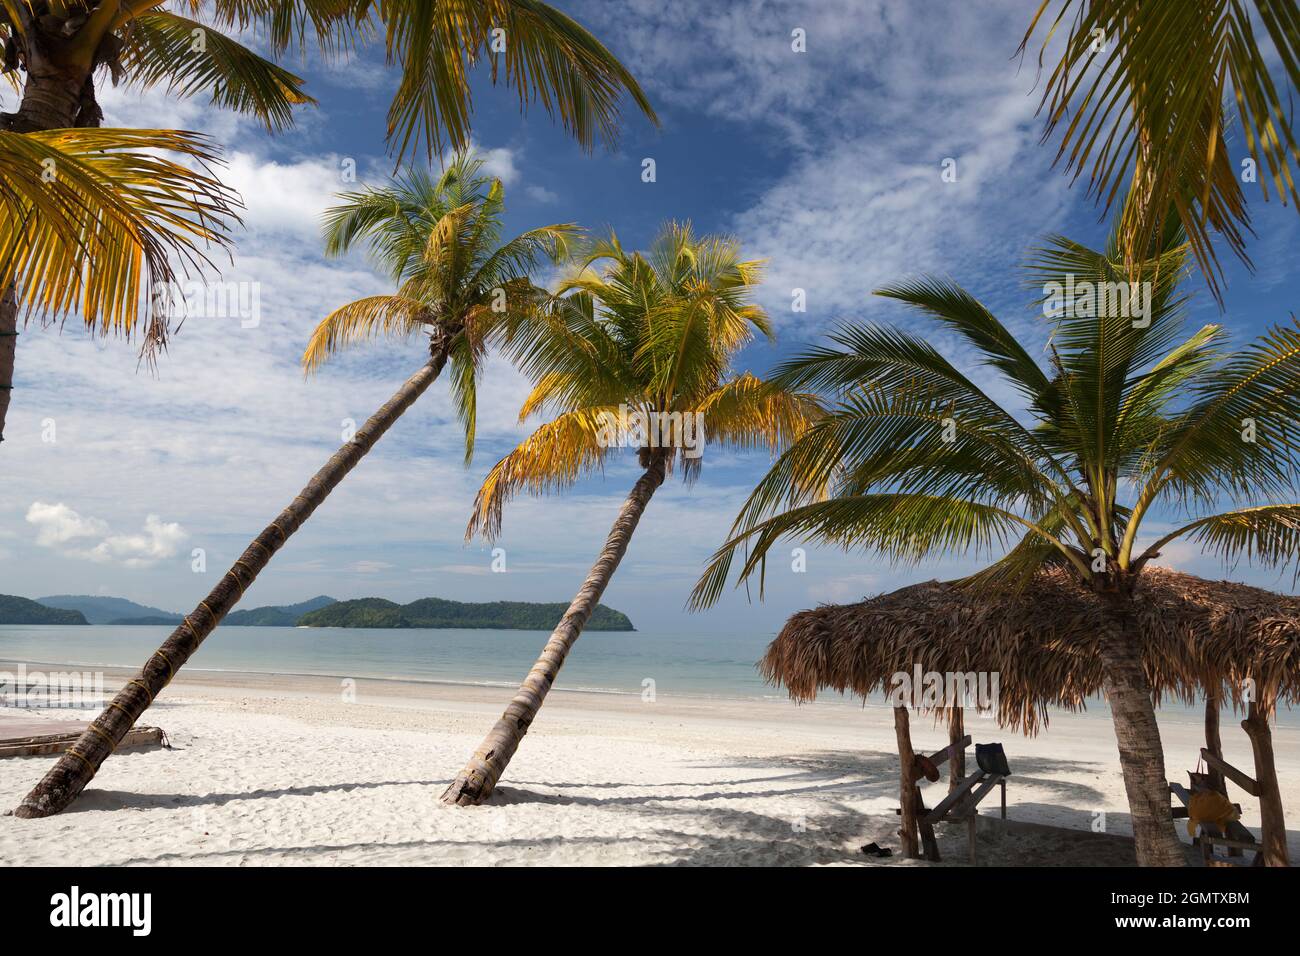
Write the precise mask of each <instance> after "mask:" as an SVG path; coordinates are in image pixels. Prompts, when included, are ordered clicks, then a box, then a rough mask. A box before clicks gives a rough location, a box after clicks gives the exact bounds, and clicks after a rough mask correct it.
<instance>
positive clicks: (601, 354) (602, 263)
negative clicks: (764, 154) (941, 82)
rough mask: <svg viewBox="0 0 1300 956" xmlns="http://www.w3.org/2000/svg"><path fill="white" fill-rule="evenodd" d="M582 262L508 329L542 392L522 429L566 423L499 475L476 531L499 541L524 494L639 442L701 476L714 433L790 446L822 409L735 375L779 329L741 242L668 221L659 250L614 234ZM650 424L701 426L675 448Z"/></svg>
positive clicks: (738, 442) (516, 353) (512, 352)
mask: <svg viewBox="0 0 1300 956" xmlns="http://www.w3.org/2000/svg"><path fill="white" fill-rule="evenodd" d="M570 265H571V271H570V272H569V274H568V275H567V276H566V278H564V279H563V281H561V282H560V283H559V284H558V288H557V291H556V292H555V293H554V294H552V295H551V296H550V297H548V298H547V299H546V300H544V301H541V302H539V303H538V304H537V307H536V308H534V309H532V310H529V311H526V312H523V313H521V314H520V315H518V316H515V317H513V318H511V319H510V320H509V321H507V322H504V323H501V324H499V325H498V326H497V328H496V329H495V334H496V337H497V338H498V340H499V342H500V344H501V348H502V350H503V351H504V352H505V353H506V354H507V355H508V356H510V357H511V358H512V359H513V360H514V361H515V363H516V364H517V365H518V366H519V368H520V370H521V371H522V372H523V373H524V374H525V375H526V376H527V377H528V378H530V379H531V380H532V381H533V383H534V387H533V391H532V393H531V394H530V395H529V396H528V397H527V399H526V400H525V401H524V404H523V407H522V408H521V410H520V420H521V421H523V420H525V419H526V418H528V417H529V416H531V415H535V414H540V413H544V412H545V413H550V414H551V415H553V416H554V417H553V418H552V421H551V422H549V423H547V424H544V425H542V426H541V427H540V428H539V429H538V430H537V431H536V432H534V434H533V435H532V436H531V437H530V438H528V439H527V440H526V441H525V442H523V443H522V444H521V445H520V446H519V447H518V448H516V449H515V451H514V452H512V453H511V454H510V455H507V456H506V457H505V458H504V459H502V461H501V463H500V464H498V466H497V467H496V468H495V469H493V471H492V473H491V474H490V475H489V477H488V479H487V480H486V481H485V482H484V484H483V488H482V490H481V491H480V493H479V498H478V501H477V503H476V505H475V512H474V517H473V519H472V520H471V522H470V527H469V530H468V532H467V533H468V534H470V535H472V534H474V533H477V532H482V533H485V534H487V535H489V536H492V535H495V534H497V533H498V532H499V530H500V526H501V513H502V508H503V505H504V503H505V501H507V500H508V499H509V498H510V497H511V496H513V495H514V494H515V493H516V492H517V491H520V490H524V491H527V492H529V493H531V494H542V493H545V492H547V491H552V490H556V489H560V488H564V487H567V486H568V485H570V484H572V483H573V482H574V481H576V480H577V478H578V477H579V476H580V475H581V474H582V473H583V472H585V471H588V470H591V469H594V468H598V467H600V466H601V465H602V464H603V462H604V461H605V459H606V457H607V456H608V454H610V453H611V451H612V450H613V449H614V448H617V447H622V446H623V445H625V444H628V443H631V444H633V445H635V446H636V448H637V451H638V454H639V455H641V456H642V458H643V461H644V460H648V459H649V457H653V456H662V458H663V461H664V464H665V467H666V469H668V470H672V469H673V468H677V469H679V470H680V472H681V474H682V476H683V477H684V478H685V479H686V480H688V481H690V480H693V479H694V478H695V476H696V475H697V474H698V473H699V469H700V462H701V456H702V454H703V451H704V448H703V447H702V446H701V445H700V444H699V439H700V438H702V439H703V441H704V444H705V445H707V444H708V443H710V442H717V443H720V444H727V445H731V446H734V447H738V448H755V447H759V446H766V447H768V448H770V449H772V450H773V451H778V450H780V449H781V448H784V447H785V446H786V445H788V444H789V443H790V442H791V441H793V440H794V439H795V438H796V437H797V436H798V435H799V434H801V433H802V432H803V430H804V429H806V428H807V427H808V425H809V424H810V423H811V422H812V421H814V420H815V419H816V418H817V417H818V416H819V415H820V414H821V409H820V405H819V403H818V402H817V400H816V399H815V398H814V397H813V396H810V395H805V394H800V393H797V392H794V391H790V390H786V389H782V388H779V387H777V386H774V385H772V384H770V383H766V382H763V381H761V380H759V379H757V378H755V377H754V376H752V375H738V376H737V375H732V374H731V372H730V360H731V358H732V356H733V355H734V354H735V352H736V351H737V350H738V349H739V348H740V347H741V346H743V344H744V343H745V342H747V341H749V340H750V339H751V338H752V336H753V333H754V332H755V331H764V332H765V331H767V330H768V328H769V326H768V319H767V316H766V314H765V313H764V312H763V311H762V310H761V309H760V308H758V307H757V306H755V305H754V304H753V303H751V302H750V301H749V297H750V296H752V294H753V291H754V286H755V285H756V283H757V281H758V276H759V272H758V268H757V263H754V262H750V261H747V260H744V259H742V258H741V255H740V248H739V244H738V243H736V242H735V240H733V239H729V238H727V237H721V236H697V235H695V233H694V231H693V230H692V228H691V226H690V224H689V223H668V224H666V225H665V226H664V228H663V229H662V230H661V231H660V233H659V235H658V236H657V238H656V239H655V241H654V243H652V245H651V248H650V250H649V252H648V253H646V254H642V253H638V252H629V251H628V250H625V249H624V248H623V247H622V245H621V243H620V242H619V240H618V237H617V236H616V235H613V234H610V235H608V236H606V237H602V238H600V239H598V240H596V241H595V242H592V243H590V244H589V245H587V246H586V247H585V248H584V249H582V250H581V251H580V252H578V253H577V254H576V255H575V258H574V261H573V262H572V263H570ZM642 415H644V416H649V415H655V416H666V417H667V418H668V420H669V421H670V422H672V423H673V424H672V425H671V426H670V429H671V428H677V429H683V428H684V427H685V425H686V422H687V421H688V420H689V421H690V423H691V425H690V427H691V434H690V435H689V436H688V435H687V434H686V433H685V431H683V430H679V431H678V432H677V434H676V435H675V436H674V435H670V436H667V438H668V439H669V440H668V441H667V442H666V443H665V442H664V441H663V439H664V438H665V436H663V435H662V434H661V433H659V432H656V433H655V434H654V435H653V436H649V435H645V434H640V431H641V429H640V427H639V425H640V422H636V421H634V420H635V419H637V418H638V416H642ZM696 415H698V416H701V418H699V419H697V418H695V417H694V416H696ZM701 419H702V434H701V433H699V432H696V431H695V423H696V422H699V421H701ZM650 427H654V426H650ZM633 439H635V440H633ZM673 439H680V441H674V440H673ZM688 446H689V447H688Z"/></svg>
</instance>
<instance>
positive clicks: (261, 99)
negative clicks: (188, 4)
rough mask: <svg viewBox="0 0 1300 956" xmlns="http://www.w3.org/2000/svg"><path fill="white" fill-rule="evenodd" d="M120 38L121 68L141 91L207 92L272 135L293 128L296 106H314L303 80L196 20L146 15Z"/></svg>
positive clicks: (215, 101) (186, 94)
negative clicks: (161, 86)
mask: <svg viewBox="0 0 1300 956" xmlns="http://www.w3.org/2000/svg"><path fill="white" fill-rule="evenodd" d="M124 37H125V39H124V49H123V53H122V65H123V67H124V68H125V69H126V71H127V74H128V75H129V77H130V79H131V82H132V83H134V84H136V85H138V86H140V87H141V88H144V89H148V88H149V87H151V86H156V85H159V84H166V87H167V91H168V93H170V94H172V95H174V96H180V97H186V98H188V97H192V96H197V95H199V94H201V93H210V94H211V98H212V103H213V105H214V106H219V107H222V108H224V109H230V110H234V111H236V112H239V113H248V114H251V115H253V116H256V117H257V118H258V119H260V120H262V121H263V122H264V123H265V124H266V126H267V128H268V129H269V130H271V131H276V130H280V129H284V128H285V127H287V126H290V125H292V124H293V109H294V107H295V106H301V105H303V104H309V103H310V104H314V103H315V102H316V101H315V100H313V99H312V98H311V97H310V96H308V95H307V94H306V93H305V92H303V89H302V87H303V80H302V78H301V77H298V76H295V75H294V74H293V73H290V72H289V71H288V70H286V69H284V68H283V67H281V66H279V65H277V64H275V63H272V62H270V61H269V60H264V59H263V58H262V57H260V56H258V55H257V54H256V53H254V52H253V51H252V50H250V49H248V48H247V47H245V46H242V45H240V44H239V43H238V42H236V41H235V40H232V39H231V38H230V37H227V36H224V35H222V34H221V33H220V32H219V31H217V30H216V29H214V28H212V27H211V26H209V25H207V24H204V23H199V22H198V21H196V20H189V19H186V18H185V17H181V16H177V15H176V14H174V13H166V12H159V13H146V14H143V15H140V16H135V17H133V18H132V19H131V21H130V24H129V27H128V29H127V30H126V31H125V34H124Z"/></svg>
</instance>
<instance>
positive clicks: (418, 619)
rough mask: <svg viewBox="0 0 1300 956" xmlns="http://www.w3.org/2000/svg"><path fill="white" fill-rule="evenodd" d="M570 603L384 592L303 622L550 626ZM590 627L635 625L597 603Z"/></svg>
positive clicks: (605, 628) (313, 624)
mask: <svg viewBox="0 0 1300 956" xmlns="http://www.w3.org/2000/svg"><path fill="white" fill-rule="evenodd" d="M567 609H568V605H567V604H536V603H533V602H531V601H492V602H490V603H486V604H465V603H462V602H460V601H444V600H443V599H442V598H421V599H420V600H418V601H412V602H411V603H410V604H397V603H395V602H393V601H387V600H385V599H384V598H358V599H357V600H354V601H339V602H338V603H337V604H331V605H330V606H329V607H323V608H321V609H320V610H317V611H312V612H310V613H308V614H304V615H303V616H302V617H301V618H299V620H298V626H299V627H433V628H455V627H465V628H494V629H507V630H528V631H549V630H551V629H552V628H554V627H555V625H556V624H558V623H560V618H561V617H562V616H563V615H564V612H565V611H566V610H567ZM586 629H587V630H589V631H633V630H636V628H634V627H633V626H632V622H631V621H630V620H628V617H627V615H626V614H623V613H622V612H620V611H615V610H614V609H613V608H608V607H606V606H605V605H603V604H599V605H597V606H596V610H595V611H594V612H593V613H592V615H591V620H590V621H589V622H588V623H587V628H586Z"/></svg>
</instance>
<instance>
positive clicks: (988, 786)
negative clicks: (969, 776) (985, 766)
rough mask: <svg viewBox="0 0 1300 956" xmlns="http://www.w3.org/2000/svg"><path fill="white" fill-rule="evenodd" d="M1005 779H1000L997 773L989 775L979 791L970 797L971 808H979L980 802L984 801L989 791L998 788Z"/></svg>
mask: <svg viewBox="0 0 1300 956" xmlns="http://www.w3.org/2000/svg"><path fill="white" fill-rule="evenodd" d="M1005 779H1006V777H1000V776H998V775H997V774H996V773H991V774H989V775H988V777H987V778H985V780H984V782H983V783H982V784H980V787H979V789H978V790H976V791H974V792H973V793H972V794H971V795H970V805H971V808H972V809H974V808H975V807H978V806H979V805H980V801H981V800H983V799H984V798H985V797H986V796H988V794H989V791H990V790H992V789H993V788H994V787H996V786H997V785H998V784H999V783H1001V782H1002V781H1003V780H1005Z"/></svg>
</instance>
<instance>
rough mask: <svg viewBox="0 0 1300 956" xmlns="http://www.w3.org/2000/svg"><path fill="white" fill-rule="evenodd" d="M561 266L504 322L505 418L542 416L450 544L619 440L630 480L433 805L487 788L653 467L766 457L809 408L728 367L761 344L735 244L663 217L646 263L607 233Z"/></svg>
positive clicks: (657, 476)
mask: <svg viewBox="0 0 1300 956" xmlns="http://www.w3.org/2000/svg"><path fill="white" fill-rule="evenodd" d="M576 265H577V272H576V274H575V275H574V276H572V277H570V278H568V279H566V280H565V281H563V282H562V283H561V286H560V288H559V290H558V291H557V293H556V296H555V298H554V299H553V300H552V301H551V303H550V305H549V308H547V309H545V310H540V311H535V312H531V313H528V314H526V315H525V316H524V317H523V321H521V322H513V323H509V324H507V325H506V326H505V327H504V329H505V331H504V333H503V338H504V340H505V346H504V347H505V349H506V350H507V352H509V353H511V354H513V356H514V357H515V359H516V360H517V361H518V363H519V365H520V367H521V368H522V369H523V370H524V372H525V374H527V375H529V376H530V377H531V378H533V379H534V380H535V382H536V386H535V388H534V389H533V392H532V394H531V395H529V397H528V398H527V400H526V401H525V402H524V406H523V408H522V409H521V411H520V420H521V421H523V420H525V419H527V418H528V417H529V416H531V415H533V414H536V413H541V412H544V411H547V410H550V411H553V412H554V417H553V418H552V419H551V420H550V421H548V422H547V423H546V424H544V425H542V426H540V427H539V428H538V429H537V430H536V431H535V432H534V433H533V434H532V435H531V436H530V437H529V438H527V439H526V440H525V441H524V442H523V443H521V444H520V445H519V446H518V447H517V448H516V449H515V450H514V451H512V452H511V453H510V454H509V455H507V456H506V457H505V458H503V459H501V461H499V462H498V463H497V464H496V465H495V466H494V467H493V468H492V470H491V471H490V472H489V473H488V476H487V478H486V479H485V480H484V482H483V487H482V488H481V489H480V490H479V493H478V497H477V498H476V500H475V502H474V513H473V516H472V517H471V519H470V523H469V528H468V530H467V532H466V537H467V538H469V537H472V536H473V535H474V534H475V532H479V531H481V532H483V533H485V534H486V535H487V536H489V537H494V536H496V535H497V534H498V533H499V532H500V530H501V517H502V509H503V507H504V505H505V503H506V501H507V500H508V499H510V498H511V497H512V496H513V495H514V494H515V493H516V492H518V491H520V490H523V491H528V492H530V493H533V494H540V493H544V492H547V491H550V490H555V489H560V488H564V487H567V486H569V485H572V484H573V483H574V482H575V481H576V480H577V479H578V478H579V476H581V475H583V474H585V473H588V472H591V471H593V470H595V469H598V468H600V467H601V466H602V465H603V464H604V463H605V461H606V460H607V459H608V458H609V457H610V456H611V455H613V454H615V453H616V449H617V448H619V447H622V446H626V445H630V446H632V447H635V448H636V453H637V460H638V464H639V465H640V467H641V468H642V469H643V471H642V474H641V476H640V477H639V478H638V479H637V481H636V483H635V484H634V485H633V486H632V491H631V493H630V494H629V495H628V497H627V499H626V501H624V503H623V506H622V508H620V509H619V513H618V517H617V518H616V519H615V521H614V526H613V527H612V528H611V529H610V532H609V535H608V536H607V537H606V539H605V546H604V547H603V548H602V549H601V552H600V556H599V557H598V558H597V560H596V563H595V564H594V565H593V566H592V569H591V571H590V573H589V574H588V575H587V579H586V580H585V581H584V582H583V584H582V587H581V589H580V590H579V591H578V594H577V596H576V597H575V598H574V599H573V603H571V604H570V605H569V608H568V610H567V611H565V613H564V616H563V617H562V618H561V619H560V623H559V624H558V625H557V626H556V628H555V630H554V631H553V632H552V633H551V637H550V639H549V640H548V641H547V642H546V646H545V647H544V648H543V649H542V654H541V656H540V657H539V658H538V659H537V662H536V663H535V664H534V665H533V667H532V669H531V670H530V671H529V672H528V676H527V677H525V679H524V682H523V683H522V684H521V685H520V687H519V691H518V693H516V694H515V696H514V698H513V699H512V700H511V701H510V704H509V705H508V706H507V707H506V710H505V713H504V714H503V715H502V717H501V719H500V720H498V721H497V722H496V725H495V726H494V727H493V728H492V730H491V732H490V733H489V734H488V736H487V738H486V739H485V740H484V741H483V743H482V745H481V746H480V747H479V748H478V750H476V751H475V752H474V754H473V756H472V757H471V758H470V761H469V763H468V764H466V766H465V768H464V769H463V770H462V771H461V772H460V773H459V774H458V775H457V777H456V778H455V780H453V781H452V783H451V785H450V786H449V787H448V788H447V790H446V792H445V793H444V794H443V796H442V799H443V801H444V802H446V803H449V804H458V805H462V806H464V805H472V804H478V803H481V802H482V801H484V800H485V799H487V797H488V796H489V795H490V794H491V793H492V790H493V788H494V787H495V786H496V784H497V781H498V780H499V779H500V778H501V774H502V773H503V772H504V771H505V768H506V765H507V764H508V763H509V762H510V758H511V757H512V756H513V755H514V753H515V750H516V749H517V748H518V747H519V744H520V742H521V741H522V740H523V737H524V734H525V733H527V732H528V728H529V726H530V725H531V724H532V722H533V719H534V718H535V717H536V716H537V712H538V710H539V709H540V708H541V706H542V702H543V701H544V700H545V699H546V694H547V692H548V691H549V690H550V689H551V686H552V685H553V684H554V683H555V678H556V675H557V674H558V673H559V670H560V667H561V666H562V665H563V664H564V661H565V658H567V657H568V655H569V652H570V650H572V648H573V645H574V643H575V642H576V641H577V639H578V636H579V635H580V634H581V633H582V629H583V627H584V626H585V625H586V623H587V620H588V618H589V617H590V616H591V613H592V611H593V610H594V609H595V607H596V605H597V604H598V603H599V601H600V597H601V595H602V594H603V593H604V591H605V587H606V586H607V585H608V584H609V581H610V579H611V578H612V577H613V576H614V572H615V570H617V568H618V565H619V562H620V561H621V560H622V558H623V554H624V552H625V551H626V550H627V546H628V543H629V542H630V541H631V539H632V533H633V532H634V531H635V530H636V526H637V524H638V522H639V521H640V520H641V516H642V514H643V513H644V512H645V509H646V506H647V505H648V504H649V503H650V498H651V497H652V496H653V495H654V493H655V491H656V490H657V489H658V488H659V486H660V485H661V484H662V483H663V481H664V479H665V477H666V476H667V475H668V473H669V472H670V471H671V470H672V469H673V468H678V469H679V470H680V472H681V474H682V476H683V477H684V478H686V479H693V478H694V477H695V476H696V475H698V473H699V469H700V464H701V457H700V455H701V453H702V452H703V448H704V442H705V440H706V439H707V440H708V441H713V442H721V443H727V444H732V445H735V446H739V447H744V448H748V447H754V446H758V445H766V446H769V447H770V448H771V449H773V450H774V451H775V450H777V449H779V448H781V447H782V446H784V445H785V444H787V443H788V442H789V441H790V440H791V439H793V437H794V436H795V435H797V434H798V433H799V432H800V431H801V430H802V429H803V428H804V427H805V425H806V423H807V422H808V421H809V420H810V419H811V418H812V417H813V416H814V415H815V413H816V409H817V406H816V403H815V402H814V401H813V400H812V399H811V398H809V397H808V396H802V395H796V394H792V393H786V392H782V391H779V390H776V389H772V388H769V387H768V386H767V385H766V384H765V383H763V382H761V381H759V380H758V379H756V378H755V377H754V376H752V375H748V374H743V375H735V376H733V375H731V374H730V373H729V371H728V369H729V365H730V360H731V358H732V356H733V355H734V354H735V353H736V351H737V350H738V349H740V348H741V347H742V346H743V345H744V344H745V343H746V342H748V341H749V340H750V338H751V337H752V335H753V333H754V331H755V330H758V331H760V332H763V333H764V334H766V335H769V336H770V335H771V332H770V329H769V326H768V320H767V316H766V314H765V313H764V312H763V310H762V309H761V308H759V307H758V306H757V305H754V304H753V303H751V302H750V301H749V298H750V295H751V294H752V292H753V288H754V285H755V284H756V283H757V281H758V276H759V263H757V262H751V261H743V260H742V259H741V258H740V250H739V246H738V244H737V243H736V242H735V240H732V239H729V238H721V237H711V236H704V237H698V238H697V237H696V236H695V235H694V234H693V232H692V230H691V227H690V225H689V224H686V225H678V224H676V223H672V224H669V225H668V226H666V227H665V228H664V230H663V231H662V232H661V233H660V235H659V237H658V238H657V239H656V241H655V242H654V244H653V246H652V248H651V250H650V252H649V253H648V254H647V255H642V254H641V253H629V252H626V251H624V249H623V247H622V246H621V245H620V244H619V241H618V237H617V236H614V235H612V234H611V236H610V237H609V238H608V239H607V240H605V241H603V242H599V243H597V244H595V245H594V246H593V247H592V248H591V250H590V251H589V252H588V254H586V255H585V256H584V257H583V258H582V259H581V260H579V262H578V263H576ZM597 266H600V268H599V269H597V268H596V267H597Z"/></svg>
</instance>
